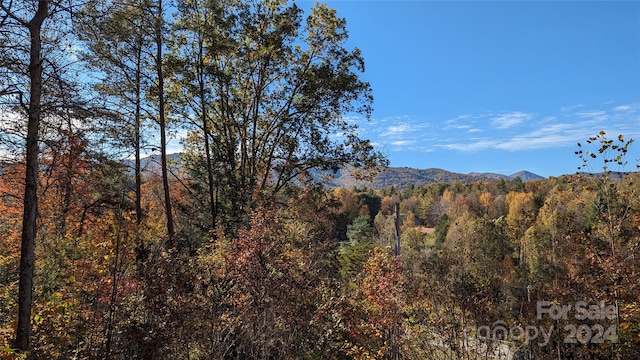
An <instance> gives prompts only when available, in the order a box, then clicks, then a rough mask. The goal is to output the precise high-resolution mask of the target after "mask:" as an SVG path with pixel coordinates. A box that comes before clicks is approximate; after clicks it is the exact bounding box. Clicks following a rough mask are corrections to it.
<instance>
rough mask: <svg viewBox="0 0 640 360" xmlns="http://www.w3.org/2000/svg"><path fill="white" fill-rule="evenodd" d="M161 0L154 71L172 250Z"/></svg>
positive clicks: (173, 243)
mask: <svg viewBox="0 0 640 360" xmlns="http://www.w3.org/2000/svg"><path fill="white" fill-rule="evenodd" d="M163 15H164V14H163V8H162V0H158V14H157V19H156V51H157V52H156V71H157V75H158V122H159V124H160V167H161V171H162V187H163V189H164V203H165V212H166V216H167V234H168V235H169V243H170V246H171V247H172V248H174V247H175V245H176V244H175V230H174V228H173V213H172V211H171V196H170V193H169V174H168V171H167V123H166V117H165V104H164V72H163V69H162V66H163V60H162V44H163V35H162V24H163V21H164V19H163Z"/></svg>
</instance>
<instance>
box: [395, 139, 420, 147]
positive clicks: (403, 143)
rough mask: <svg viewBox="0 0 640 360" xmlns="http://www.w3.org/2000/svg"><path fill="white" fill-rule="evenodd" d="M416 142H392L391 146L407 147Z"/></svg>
mask: <svg viewBox="0 0 640 360" xmlns="http://www.w3.org/2000/svg"><path fill="white" fill-rule="evenodd" d="M415 143H416V141H415V140H397V141H392V142H391V145H394V146H408V145H412V144H415Z"/></svg>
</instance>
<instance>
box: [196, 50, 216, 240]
mask: <svg viewBox="0 0 640 360" xmlns="http://www.w3.org/2000/svg"><path fill="white" fill-rule="evenodd" d="M198 87H199V92H200V94H199V95H200V111H201V114H200V116H201V119H202V132H203V133H204V149H205V155H206V159H207V181H208V182H209V187H208V190H209V211H210V213H211V230H213V231H215V229H216V223H217V217H218V214H217V213H218V207H217V199H216V198H215V195H214V193H215V187H216V186H215V184H214V179H213V164H212V160H211V147H210V144H209V137H210V131H209V122H208V121H207V103H206V100H205V83H204V40H203V39H200V42H199V44H198Z"/></svg>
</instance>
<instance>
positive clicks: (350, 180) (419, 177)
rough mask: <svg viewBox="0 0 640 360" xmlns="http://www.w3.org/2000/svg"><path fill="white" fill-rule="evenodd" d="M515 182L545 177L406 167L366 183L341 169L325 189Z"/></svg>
mask: <svg viewBox="0 0 640 360" xmlns="http://www.w3.org/2000/svg"><path fill="white" fill-rule="evenodd" d="M516 178H520V179H521V180H522V181H531V180H541V179H544V177H542V176H540V175H537V174H534V173H532V172H529V171H525V170H522V171H519V172H517V173H514V174H511V175H503V174H496V173H491V172H483V173H480V172H471V173H468V174H461V173H456V172H451V171H447V170H443V169H437V168H429V169H416V168H409V167H389V168H387V169H385V170H383V171H382V172H380V173H378V174H377V175H376V176H375V177H374V178H373V180H372V181H365V180H360V179H356V177H355V176H354V171H353V169H350V168H344V169H342V170H341V171H338V172H337V173H336V174H334V175H332V176H331V177H330V179H329V180H328V182H329V183H328V186H330V187H354V186H356V187H359V186H366V187H369V188H373V189H382V188H386V187H390V186H395V187H400V188H402V187H404V186H406V185H407V184H413V185H416V186H421V185H426V184H431V183H437V182H445V183H452V182H454V181H459V182H463V183H471V182H476V181H497V180H500V179H504V180H514V179H516Z"/></svg>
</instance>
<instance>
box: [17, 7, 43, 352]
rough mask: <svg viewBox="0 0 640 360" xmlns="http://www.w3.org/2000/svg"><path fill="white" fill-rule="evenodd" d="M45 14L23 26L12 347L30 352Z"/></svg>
mask: <svg viewBox="0 0 640 360" xmlns="http://www.w3.org/2000/svg"><path fill="white" fill-rule="evenodd" d="M48 15H49V2H48V1H46V0H45V1H39V2H38V10H37V11H36V14H35V15H34V17H33V18H32V19H31V21H29V23H27V24H26V25H27V27H28V29H29V34H30V35H31V48H30V50H29V80H30V99H29V109H28V110H29V119H28V123H27V138H26V170H25V188H24V209H23V216H22V245H21V250H20V279H19V285H18V325H17V329H16V339H15V346H16V348H18V349H19V350H21V351H24V352H27V351H29V350H30V347H31V345H30V342H29V340H30V339H29V338H30V336H31V305H32V303H33V269H34V266H35V253H34V252H35V240H36V217H37V213H38V193H37V190H38V170H39V164H38V155H39V147H38V141H39V138H38V131H39V128H40V101H41V97H42V54H41V50H42V39H41V37H40V31H41V29H42V23H43V22H44V20H45V19H46V18H47V16H48Z"/></svg>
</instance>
